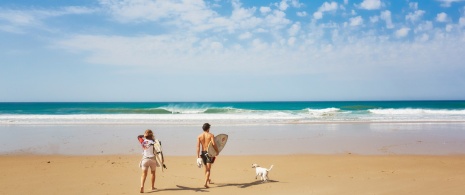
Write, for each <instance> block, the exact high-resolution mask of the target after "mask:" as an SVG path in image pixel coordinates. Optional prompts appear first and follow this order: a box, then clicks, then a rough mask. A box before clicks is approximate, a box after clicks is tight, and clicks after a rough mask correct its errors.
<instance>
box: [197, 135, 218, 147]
mask: <svg viewBox="0 0 465 195" xmlns="http://www.w3.org/2000/svg"><path fill="white" fill-rule="evenodd" d="M197 139H198V140H199V142H200V144H201V145H202V151H207V150H208V144H209V143H210V142H212V141H213V139H214V136H213V134H211V133H210V132H203V133H201V134H200V135H199V136H198V137H197ZM213 142H214V141H213Z"/></svg>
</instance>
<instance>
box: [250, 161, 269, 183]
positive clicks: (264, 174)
mask: <svg viewBox="0 0 465 195" xmlns="http://www.w3.org/2000/svg"><path fill="white" fill-rule="evenodd" d="M252 168H255V172H256V175H255V179H257V177H258V176H260V177H262V181H263V182H266V181H267V180H268V172H269V171H271V169H272V168H273V165H271V167H270V169H266V168H263V167H260V166H259V165H258V164H252Z"/></svg>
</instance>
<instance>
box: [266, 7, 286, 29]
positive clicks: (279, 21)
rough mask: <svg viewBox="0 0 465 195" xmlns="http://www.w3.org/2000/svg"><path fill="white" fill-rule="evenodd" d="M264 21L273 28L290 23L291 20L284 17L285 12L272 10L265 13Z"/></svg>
mask: <svg viewBox="0 0 465 195" xmlns="http://www.w3.org/2000/svg"><path fill="white" fill-rule="evenodd" d="M265 21H266V22H265V23H266V24H267V25H268V26H269V27H272V28H275V29H281V28H283V27H285V26H286V25H287V24H289V23H291V21H290V20H289V19H287V18H286V13H284V12H282V11H279V10H274V11H273V13H272V14H269V15H267V16H266V17H265Z"/></svg>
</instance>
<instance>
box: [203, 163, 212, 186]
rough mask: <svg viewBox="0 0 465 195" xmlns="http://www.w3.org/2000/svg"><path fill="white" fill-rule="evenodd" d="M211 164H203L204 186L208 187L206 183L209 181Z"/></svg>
mask: <svg viewBox="0 0 465 195" xmlns="http://www.w3.org/2000/svg"><path fill="white" fill-rule="evenodd" d="M211 166H212V164H210V163H207V164H206V165H205V185H204V186H205V188H208V183H210V169H211Z"/></svg>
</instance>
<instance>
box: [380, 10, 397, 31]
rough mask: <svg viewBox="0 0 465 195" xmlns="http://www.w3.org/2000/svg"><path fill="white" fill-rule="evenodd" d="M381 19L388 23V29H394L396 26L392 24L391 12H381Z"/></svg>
mask: <svg viewBox="0 0 465 195" xmlns="http://www.w3.org/2000/svg"><path fill="white" fill-rule="evenodd" d="M380 18H381V19H382V20H384V21H385V22H386V28H389V29H391V28H394V24H392V19H391V11H389V10H386V11H383V12H381V15H380Z"/></svg>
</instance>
